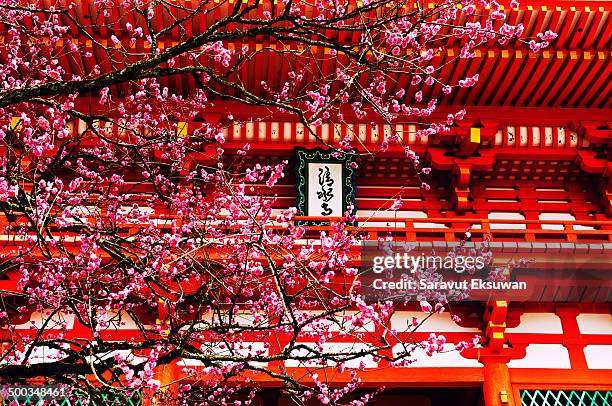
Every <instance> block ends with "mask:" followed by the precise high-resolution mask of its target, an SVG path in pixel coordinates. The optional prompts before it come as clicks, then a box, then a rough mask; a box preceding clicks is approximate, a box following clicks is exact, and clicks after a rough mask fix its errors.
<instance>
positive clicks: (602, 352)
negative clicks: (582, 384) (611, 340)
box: [584, 345, 612, 369]
mask: <svg viewBox="0 0 612 406" xmlns="http://www.w3.org/2000/svg"><path fill="white" fill-rule="evenodd" d="M584 357H585V358H586V362H587V366H588V367H589V369H612V345H587V346H586V347H584Z"/></svg>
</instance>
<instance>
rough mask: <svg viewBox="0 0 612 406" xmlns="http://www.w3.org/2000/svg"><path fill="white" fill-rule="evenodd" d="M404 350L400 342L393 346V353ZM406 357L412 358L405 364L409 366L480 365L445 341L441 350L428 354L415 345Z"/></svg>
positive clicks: (451, 366)
mask: <svg viewBox="0 0 612 406" xmlns="http://www.w3.org/2000/svg"><path fill="white" fill-rule="evenodd" d="M402 351H404V346H403V345H402V344H396V345H395V346H393V354H394V355H396V356H397V355H399V354H401V353H402ZM407 359H410V360H414V361H415V362H412V363H410V364H408V365H407V367H409V368H480V367H482V365H481V364H480V363H479V362H478V361H476V360H475V359H469V358H465V357H463V356H462V355H461V353H460V352H459V351H455V344H453V343H445V344H444V347H443V350H442V352H436V353H434V354H433V355H431V356H429V355H427V353H426V352H425V350H424V349H422V348H420V347H417V348H415V350H414V352H413V353H412V355H411V356H410V357H408V358H407Z"/></svg>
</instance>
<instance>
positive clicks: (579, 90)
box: [0, 0, 612, 406]
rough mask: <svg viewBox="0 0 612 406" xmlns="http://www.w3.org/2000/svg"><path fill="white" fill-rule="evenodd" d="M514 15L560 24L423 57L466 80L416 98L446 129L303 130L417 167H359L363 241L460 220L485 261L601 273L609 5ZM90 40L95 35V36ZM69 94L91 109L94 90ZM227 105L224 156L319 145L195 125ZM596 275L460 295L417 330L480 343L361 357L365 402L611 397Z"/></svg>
mask: <svg viewBox="0 0 612 406" xmlns="http://www.w3.org/2000/svg"><path fill="white" fill-rule="evenodd" d="M521 10H522V11H520V12H519V11H515V10H511V11H508V12H509V13H510V20H511V21H513V22H515V23H516V22H522V23H523V24H524V25H525V27H526V35H527V36H530V35H533V34H534V33H537V32H543V31H545V30H547V29H550V30H553V31H556V32H558V33H559V37H558V38H557V39H556V40H555V41H554V43H553V46H552V47H551V48H549V49H546V50H544V51H542V52H540V53H537V54H536V53H531V52H528V51H526V50H525V49H524V48H521V49H519V48H518V46H517V47H510V48H506V49H502V48H500V47H498V46H496V45H493V44H491V45H490V46H488V47H487V48H486V49H484V50H483V49H481V50H480V51H478V53H477V57H476V58H473V59H456V58H454V56H455V55H456V52H457V49H458V48H454V47H453V46H449V47H448V48H446V49H444V50H443V51H442V52H441V53H440V54H438V55H436V56H435V62H436V64H437V65H440V66H444V69H443V70H442V71H441V72H440V73H439V75H441V77H454V78H459V77H463V76H466V75H474V74H476V73H478V74H479V75H480V81H479V83H478V85H477V86H475V87H473V88H465V89H462V90H460V91H459V92H458V93H453V94H451V95H444V94H442V93H441V91H440V94H430V95H426V97H429V98H431V97H438V98H439V99H440V100H441V103H442V106H441V107H440V108H439V111H438V112H436V115H437V118H440V119H443V118H444V117H445V116H446V114H448V113H449V112H455V111H457V110H458V109H460V108H463V107H465V108H466V110H467V112H468V114H467V116H466V119H465V120H463V121H462V124H461V125H459V126H456V127H454V128H453V130H452V131H451V132H450V133H448V134H442V135H437V136H433V137H422V138H417V137H415V132H416V128H415V127H414V125H412V124H406V123H401V122H396V123H392V124H386V123H382V122H381V123H379V124H378V125H376V126H372V125H371V124H370V123H369V122H361V121H359V120H358V119H356V118H353V119H349V118H347V122H348V124H347V123H342V124H340V123H339V124H334V123H325V124H322V125H321V126H320V127H318V128H317V132H318V135H319V136H320V137H321V138H322V139H323V140H325V141H330V142H333V141H339V140H340V139H341V138H342V137H343V136H344V135H346V134H353V137H354V139H355V140H359V143H360V144H361V145H363V147H364V148H367V147H368V146H376V145H379V144H380V143H381V142H382V140H383V139H384V138H385V137H386V136H387V135H388V134H390V133H391V132H393V131H395V132H396V133H398V134H400V135H401V137H402V139H403V142H405V143H406V144H409V145H411V146H412V148H413V150H414V151H415V152H416V153H417V154H418V155H419V156H421V157H423V160H425V161H426V162H428V163H430V166H431V168H432V171H431V174H430V175H429V178H428V179H427V182H428V183H429V184H430V186H431V187H430V189H429V190H423V189H422V188H421V187H420V181H417V179H416V178H415V176H414V172H413V171H412V169H411V168H410V167H408V166H407V164H406V163H405V157H404V155H403V152H402V150H401V149H399V148H398V149H396V148H394V147H393V146H391V147H390V148H389V150H388V151H387V152H384V153H378V154H376V156H375V157H373V158H371V159H364V160H363V161H362V162H361V163H360V167H359V169H357V170H356V175H355V180H354V185H355V190H356V192H355V203H356V207H357V214H358V215H359V218H360V220H359V226H360V227H362V229H363V230H364V232H366V233H367V235H368V238H369V239H370V240H377V239H378V238H379V237H387V236H389V235H391V236H393V238H394V239H395V240H396V241H410V242H416V244H417V245H418V246H419V247H421V248H424V249H427V248H438V249H447V248H450V247H452V246H453V245H454V244H456V243H457V241H460V240H461V239H462V238H463V237H464V235H465V233H466V231H467V230H469V232H470V233H471V241H474V242H478V241H482V240H483V239H486V238H490V240H491V249H492V251H493V255H494V261H496V262H499V263H504V262H507V261H508V260H510V259H512V258H515V259H516V258H526V259H530V260H533V261H534V263H535V264H537V266H538V268H542V269H557V268H563V269H566V268H575V269H581V268H580V266H581V264H585V263H588V264H590V265H591V267H592V268H595V269H604V270H605V271H606V272H608V273H609V271H610V263H611V262H612V110H611V109H610V100H611V98H610V97H611V95H612V80H611V78H612V70H611V69H610V57H611V52H610V49H611V47H610V46H611V42H610V41H611V37H612V23H611V22H610V13H611V12H612V2H609V1H552V0H526V1H525V2H524V3H523V4H521ZM93 35H97V36H99V39H100V38H102V39H101V40H106V39H104V35H105V34H104V33H103V32H102V31H99V32H93ZM109 35H110V33H106V36H107V37H108V36H109ZM170 45H171V44H168V46H170ZM235 46H236V47H239V45H238V44H236V45H235ZM251 46H255V47H256V46H258V44H251ZM64 62H65V63H67V61H64ZM100 63H105V61H103V60H102V61H100ZM322 69H323V70H324V71H325V70H329V71H333V70H334V69H335V67H334V66H333V61H330V60H329V59H326V62H324V63H323V65H322ZM286 70H287V66H286V65H285V64H284V62H283V60H282V58H281V57H279V58H278V60H272V59H268V58H266V60H262V61H261V64H260V65H258V66H257V68H256V69H253V70H252V71H251V72H249V73H248V77H245V78H244V80H245V81H248V83H251V84H253V87H254V88H257V87H258V85H257V84H259V83H261V82H262V81H266V82H270V83H273V82H274V81H275V80H276V79H275V77H277V76H279V74H280V73H282V72H286ZM164 80H166V79H164ZM166 81H167V82H168V83H167V84H168V85H170V86H173V87H175V88H179V89H180V88H182V89H183V90H184V91H185V92H188V91H189V88H190V86H191V82H190V80H188V79H187V78H182V79H180V78H172V79H167V80H166ZM398 86H401V83H400V84H398ZM259 91H262V90H261V89H259ZM436 91H439V90H434V89H433V88H432V92H436ZM79 102H81V103H90V104H91V105H92V106H93V105H94V104H95V103H96V102H95V101H94V99H93V98H92V99H91V100H88V99H86V98H83V99H80V100H79ZM94 108H95V107H94ZM228 112H231V113H232V114H233V116H234V119H235V121H236V123H240V124H235V125H229V126H228V127H227V128H226V130H225V137H226V143H225V145H224V148H225V149H226V151H229V153H235V152H236V151H238V150H239V149H240V148H241V147H242V146H243V145H244V144H245V142H248V143H250V144H251V151H250V153H249V155H248V156H247V159H250V160H252V162H253V163H256V162H262V161H265V162H280V161H282V160H285V159H287V160H289V162H290V165H294V164H295V148H296V147H301V148H304V149H312V148H315V147H317V146H320V145H319V143H318V142H317V141H316V140H315V139H314V137H311V136H308V135H307V133H306V132H305V131H304V128H303V126H302V125H301V124H300V123H298V122H297V121H296V119H295V118H294V117H292V116H291V115H289V114H287V115H275V116H271V117H269V119H266V120H263V121H255V122H253V121H251V118H252V117H254V116H261V115H263V113H265V111H264V110H263V109H262V110H261V113H262V114H258V113H259V111H258V110H257V108H252V107H249V108H245V107H244V106H241V105H238V104H236V103H234V102H230V101H223V100H219V101H215V107H214V108H213V109H211V110H210V111H208V112H206V119H207V120H215V119H219V118H221V117H222V116H223V115H225V114H227V113H228ZM79 125H80V124H79V123H78V122H77V123H74V126H75V128H77V127H78V126H79ZM196 125H197V123H178V130H177V131H179V132H182V133H184V134H189V133H190V131H192V130H193V128H195V126H196ZM192 159H193V161H194V162H198V159H200V158H199V157H198V156H194V157H192ZM289 172H290V175H289V176H287V177H285V178H284V179H283V180H282V181H281V184H280V185H277V186H276V187H275V193H277V194H278V196H279V199H278V200H277V203H276V206H275V208H276V209H279V210H280V209H282V208H286V207H291V206H294V205H295V204H296V198H298V196H297V193H296V187H295V184H296V181H297V179H296V176H295V175H294V174H293V169H291V170H290V171H289ZM400 189H402V199H403V207H402V208H401V209H400V210H399V211H396V212H393V213H392V214H389V213H390V212H383V213H380V212H378V209H380V208H381V207H382V208H383V209H384V208H387V207H388V206H390V205H391V204H392V203H393V200H392V199H391V200H390V197H392V196H395V195H396V194H397V193H398V192H399V191H400ZM302 214H304V213H302ZM308 219H309V218H308V217H302V220H308ZM310 227H312V229H313V230H323V229H325V228H326V227H328V226H326V225H317V226H310ZM569 259H571V263H568V261H569ZM575 269H574V270H575ZM11 283H12V284H13V286H12V287H11ZM610 283H611V281H610V279H604V281H603V283H601V285H600V286H599V287H597V286H595V287H591V288H588V289H587V288H584V287H583V288H575V287H574V286H573V285H572V283H571V281H569V282H568V281H566V283H556V282H554V281H552V282H551V283H550V285H548V286H544V288H542V289H541V290H540V292H539V298H538V300H530V301H511V300H488V301H481V302H468V303H459V304H457V305H456V307H455V311H456V312H458V313H459V314H461V315H462V316H463V317H462V321H461V322H459V323H456V322H454V321H452V320H451V318H450V316H449V315H448V314H440V315H435V316H433V317H432V319H431V322H430V323H428V324H426V325H424V326H423V329H422V330H419V331H420V332H419V333H418V334H421V335H422V336H423V337H427V336H428V335H429V333H430V332H436V333H441V334H444V335H445V336H446V337H447V340H448V342H449V343H453V342H458V341H461V340H470V339H471V337H473V336H474V335H475V334H479V335H481V336H482V337H483V344H482V345H481V346H480V347H478V348H471V349H468V350H465V351H463V352H461V353H458V352H449V353H444V354H438V356H437V357H431V358H430V357H427V356H422V357H418V360H417V362H416V363H414V364H413V365H411V366H409V367H393V368H392V367H390V366H389V365H385V363H384V362H382V361H381V362H380V363H379V362H375V361H373V360H369V361H367V365H366V367H367V370H366V372H364V373H363V377H364V382H365V384H364V387H365V388H368V387H371V388H376V387H380V386H385V387H386V388H388V389H387V391H386V392H385V393H383V394H382V395H380V397H379V398H378V399H377V400H376V403H379V404H391V403H393V402H398V403H399V402H401V403H404V402H405V403H406V404H409V405H419V406H421V405H422V406H438V405H461V406H468V405H470V406H472V405H486V406H514V405H516V406H518V405H524V406H535V405H538V406H552V405H598V406H604V405H612V311H611V307H610V297H609V296H608V295H609V292H610ZM3 284H4V285H3ZM606 284H607V285H606ZM12 288H14V281H13V282H12V281H11V280H10V278H9V280H5V281H3V282H2V283H1V284H0V289H2V290H10V289H12ZM532 299H533V298H532ZM417 312H418V310H417V308H416V307H414V308H411V307H409V306H408V307H405V308H402V309H400V310H398V311H397V312H396V313H395V314H394V316H393V318H392V319H391V321H390V323H391V324H392V325H393V324H397V325H403V324H405V323H406V320H408V319H409V318H410V317H412V316H413V315H414V314H416V313H417ZM32 317H34V316H32ZM28 323H29V321H28V320H24V323H23V324H22V325H21V326H18V328H23V329H27V328H28ZM130 328H135V327H134V326H130V325H129V324H128V325H126V326H123V327H122V331H121V334H128V335H129V329H130ZM75 334H78V333H75ZM287 367H291V366H290V365H288V366H287ZM179 370H180V368H179V367H178V366H176V368H175V369H174V370H172V371H170V372H169V371H168V369H166V370H165V371H164V372H163V375H164V376H166V375H167V376H168V377H170V378H168V379H171V378H172V377H176V376H177V374H180V372H179ZM578 399H582V400H581V401H580V400H578ZM261 402H262V404H264V405H266V406H273V405H279V406H280V405H281V404H284V403H286V400H285V399H284V398H283V397H278V396H272V395H270V396H267V395H266V396H264V395H262V397H261Z"/></svg>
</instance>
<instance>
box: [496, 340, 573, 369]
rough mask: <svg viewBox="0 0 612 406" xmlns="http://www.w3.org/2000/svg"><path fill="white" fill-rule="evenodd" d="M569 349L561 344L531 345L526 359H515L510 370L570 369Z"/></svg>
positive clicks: (510, 364) (510, 365) (509, 364)
mask: <svg viewBox="0 0 612 406" xmlns="http://www.w3.org/2000/svg"><path fill="white" fill-rule="evenodd" d="M571 367H572V366H571V363H570V357H569V352H568V351H567V348H565V347H564V346H562V345H561V344H529V345H528V346H527V354H526V355H525V357H524V358H521V359H513V360H512V361H510V362H509V363H508V368H550V369H570V368H571Z"/></svg>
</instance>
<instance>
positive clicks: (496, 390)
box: [482, 358, 518, 406]
mask: <svg viewBox="0 0 612 406" xmlns="http://www.w3.org/2000/svg"><path fill="white" fill-rule="evenodd" d="M482 362H483V364H484V384H483V387H482V390H483V394H484V401H485V406H518V404H517V403H515V400H514V393H513V392H512V385H511V383H510V372H509V371H508V366H507V365H506V363H505V360H500V359H496V358H491V359H487V360H482Z"/></svg>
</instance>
